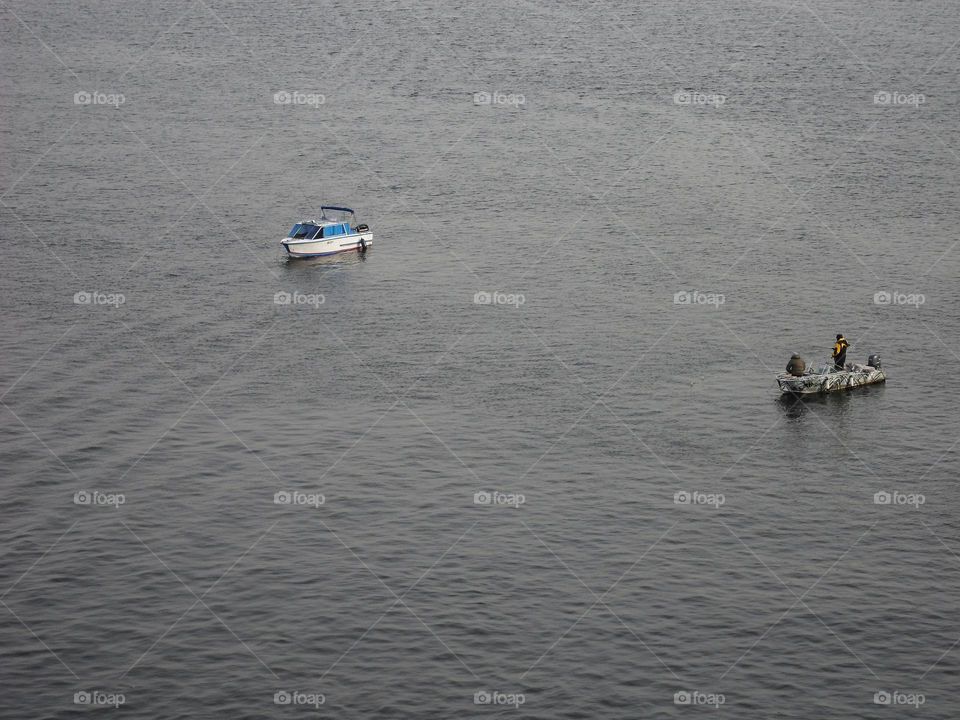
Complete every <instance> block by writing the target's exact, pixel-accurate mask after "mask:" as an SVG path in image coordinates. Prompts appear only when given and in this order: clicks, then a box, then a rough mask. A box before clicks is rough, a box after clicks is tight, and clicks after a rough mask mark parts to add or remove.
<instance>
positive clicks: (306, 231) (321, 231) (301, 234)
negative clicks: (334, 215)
mask: <svg viewBox="0 0 960 720" xmlns="http://www.w3.org/2000/svg"><path fill="white" fill-rule="evenodd" d="M350 233H351V230H350V223H339V222H338V223H323V224H318V223H314V222H302V223H297V224H296V225H294V226H293V228H292V229H291V230H290V234H289V235H287V237H288V238H290V239H292V240H321V239H325V238H332V237H336V236H337V235H349V234H350Z"/></svg>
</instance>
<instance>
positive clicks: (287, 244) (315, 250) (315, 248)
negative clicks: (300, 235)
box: [282, 232, 373, 258]
mask: <svg viewBox="0 0 960 720" xmlns="http://www.w3.org/2000/svg"><path fill="white" fill-rule="evenodd" d="M361 241H362V242H361ZM282 243H283V247H284V248H285V249H286V251H287V255H289V256H290V257H294V258H311V257H323V256H325V255H337V254H339V253H344V252H356V251H357V250H361V249H365V248H368V247H370V246H371V245H373V233H369V232H368V233H352V234H350V235H336V236H334V237H331V238H325V239H322V240H291V239H290V238H284V239H283V241H282Z"/></svg>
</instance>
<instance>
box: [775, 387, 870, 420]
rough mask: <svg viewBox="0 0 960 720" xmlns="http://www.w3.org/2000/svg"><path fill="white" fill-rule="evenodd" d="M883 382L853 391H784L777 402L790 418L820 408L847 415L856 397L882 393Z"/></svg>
mask: <svg viewBox="0 0 960 720" xmlns="http://www.w3.org/2000/svg"><path fill="white" fill-rule="evenodd" d="M883 391H884V386H883V385H882V384H879V385H873V386H867V387H862V388H858V389H856V390H855V391H853V392H832V393H815V394H809V395H798V394H792V393H782V394H780V395H779V396H777V403H778V404H779V405H780V408H781V409H782V410H783V413H784V415H785V416H786V418H787V419H788V420H799V419H800V418H802V417H804V415H806V414H807V413H812V412H816V411H817V409H818V408H820V409H822V410H823V411H824V412H826V413H829V414H832V415H845V414H846V413H847V412H848V410H849V409H850V408H851V405H850V403H852V402H854V400H855V398H865V397H869V396H870V395H872V394H874V393H882V392H883Z"/></svg>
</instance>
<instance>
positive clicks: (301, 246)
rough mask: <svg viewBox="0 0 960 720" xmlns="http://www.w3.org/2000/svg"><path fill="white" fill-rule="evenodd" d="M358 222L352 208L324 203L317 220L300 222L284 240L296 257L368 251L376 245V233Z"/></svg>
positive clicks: (286, 247) (287, 248)
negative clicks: (374, 235)
mask: <svg viewBox="0 0 960 720" xmlns="http://www.w3.org/2000/svg"><path fill="white" fill-rule="evenodd" d="M355 223H356V213H355V212H354V211H353V210H351V209H350V208H347V207H338V206H336V205H322V206H321V207H320V218H319V219H318V220H303V221H301V222H298V223H297V224H296V225H294V226H293V228H292V229H291V230H290V234H289V235H287V237H285V238H284V239H283V240H282V241H281V242H282V244H283V247H284V248H285V249H286V251H287V254H288V255H289V256H290V257H295V258H310V257H322V256H324V255H336V254H337V253H342V252H352V251H359V252H365V251H366V250H367V248H368V247H370V246H371V245H372V244H373V233H372V232H370V228H369V227H367V226H366V225H364V224H360V225H357V224H355Z"/></svg>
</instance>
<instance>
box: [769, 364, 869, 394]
mask: <svg viewBox="0 0 960 720" xmlns="http://www.w3.org/2000/svg"><path fill="white" fill-rule="evenodd" d="M886 379H887V376H886V375H885V374H884V372H883V369H882V368H881V367H880V357H879V356H878V355H871V356H870V358H869V360H867V364H866V365H860V364H859V363H854V364H853V365H847V366H846V367H845V368H844V369H843V370H838V369H837V368H835V367H833V365H832V364H825V365H823V366H821V367H820V368H819V369H817V370H805V371H804V372H803V373H802V374H800V375H797V374H795V373H780V374H779V375H777V385H779V386H780V390H781V392H785V393H792V394H796V395H810V394H813V393H825V392H837V391H839V390H849V389H850V388H855V387H861V386H862V385H873V384H875V383H882V382H884V381H885V380H886Z"/></svg>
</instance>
